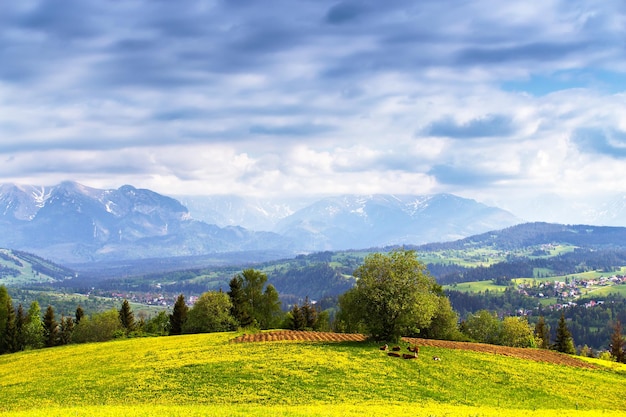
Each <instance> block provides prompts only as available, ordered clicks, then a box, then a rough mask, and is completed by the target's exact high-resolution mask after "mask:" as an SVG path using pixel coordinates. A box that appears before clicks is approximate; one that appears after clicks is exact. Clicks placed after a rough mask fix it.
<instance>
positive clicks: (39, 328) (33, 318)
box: [22, 301, 44, 349]
mask: <svg viewBox="0 0 626 417" xmlns="http://www.w3.org/2000/svg"><path fill="white" fill-rule="evenodd" d="M22 334H23V335H24V347H30V348H32V349H39V348H40V347H42V346H43V344H44V329H43V323H42V322H41V309H40V308H39V303H38V302H37V301H33V302H32V303H31V304H30V308H29V309H28V315H27V319H26V322H25V323H24V330H23V332H22Z"/></svg>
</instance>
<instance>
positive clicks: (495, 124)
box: [424, 114, 515, 139]
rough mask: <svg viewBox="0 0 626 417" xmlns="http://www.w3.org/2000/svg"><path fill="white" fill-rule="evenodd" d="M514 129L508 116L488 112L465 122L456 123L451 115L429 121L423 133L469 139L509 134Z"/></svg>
mask: <svg viewBox="0 0 626 417" xmlns="http://www.w3.org/2000/svg"><path fill="white" fill-rule="evenodd" d="M514 131H515V126H514V124H513V121H512V120H511V118H510V117H508V116H505V115H500V114H490V115H487V116H484V117H481V118H477V119H472V120H470V121H468V122H465V123H457V122H456V121H455V120H454V119H453V118H452V117H446V118H444V119H440V120H437V121H435V122H433V123H431V124H430V126H428V127H427V128H426V129H425V131H424V134H426V135H428V136H445V137H449V138H455V139H471V138H483V137H499V136H509V135H511V134H512V133H513V132H514Z"/></svg>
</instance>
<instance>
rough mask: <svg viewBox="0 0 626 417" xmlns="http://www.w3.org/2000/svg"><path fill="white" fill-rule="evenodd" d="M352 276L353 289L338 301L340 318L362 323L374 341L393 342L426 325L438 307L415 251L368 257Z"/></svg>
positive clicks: (432, 282) (432, 285) (430, 281)
mask: <svg viewBox="0 0 626 417" xmlns="http://www.w3.org/2000/svg"><path fill="white" fill-rule="evenodd" d="M354 276H355V277H356V278H357V283H356V286H355V287H354V288H352V289H350V290H348V291H347V292H346V293H345V294H344V295H342V296H341V298H340V302H339V305H340V308H341V310H342V311H343V314H342V317H349V319H350V320H357V321H358V322H360V323H362V324H363V325H364V326H365V328H366V329H367V331H368V333H369V334H370V335H371V336H372V337H374V338H375V339H378V340H388V341H395V340H398V339H399V338H400V337H401V336H403V335H406V334H416V333H419V331H420V329H422V328H426V327H428V326H429V324H430V322H431V320H432V318H433V316H434V315H435V312H436V310H437V306H438V305H439V302H438V295H437V287H438V286H437V284H436V282H435V279H434V278H433V277H432V276H430V274H428V272H427V270H426V266H425V265H424V264H423V263H421V262H420V261H419V260H418V259H417V255H416V253H415V251H412V250H404V249H397V250H394V251H391V252H390V253H389V254H380V253H375V254H372V255H368V256H367V257H366V258H365V260H364V262H363V264H362V265H361V266H359V267H358V268H357V269H356V270H355V271H354ZM344 310H345V311H344ZM348 327H352V328H353V327H357V326H355V324H354V323H350V324H349V326H348Z"/></svg>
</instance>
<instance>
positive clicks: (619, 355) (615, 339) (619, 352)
mask: <svg viewBox="0 0 626 417" xmlns="http://www.w3.org/2000/svg"><path fill="white" fill-rule="evenodd" d="M624 346H625V342H624V337H623V336H622V323H621V322H620V321H619V320H617V321H616V322H615V325H614V326H613V334H612V335H611V345H610V348H611V357H612V358H613V359H615V361H616V362H624V360H625V359H626V352H624Z"/></svg>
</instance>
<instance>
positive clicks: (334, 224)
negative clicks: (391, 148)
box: [274, 194, 521, 250]
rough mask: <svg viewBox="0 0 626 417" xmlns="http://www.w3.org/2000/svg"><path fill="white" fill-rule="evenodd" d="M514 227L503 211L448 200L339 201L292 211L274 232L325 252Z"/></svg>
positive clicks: (359, 197)
mask: <svg viewBox="0 0 626 417" xmlns="http://www.w3.org/2000/svg"><path fill="white" fill-rule="evenodd" d="M520 222H521V220H520V219H518V218H516V217H514V216H513V215H512V214H510V213H508V212H506V211H504V210H501V209H498V208H495V207H488V206H486V205H484V204H481V203H478V202H476V201H474V200H469V199H465V198H461V197H457V196H454V195H451V194H435V195H428V196H416V195H388V194H378V195H368V196H363V195H344V196H339V197H330V198H326V199H323V200H320V201H318V202H316V203H314V204H312V205H310V206H308V207H306V208H304V209H302V210H299V211H297V212H296V213H294V214H293V215H291V216H288V217H286V218H284V219H283V220H281V221H280V222H279V223H278V224H277V225H276V227H275V229H274V231H275V232H277V233H279V234H281V235H284V236H287V237H290V238H292V239H294V240H296V241H301V242H307V244H308V246H309V247H311V248H314V249H315V250H330V249H348V248H367V247H374V246H387V245H398V244H420V243H427V242H436V241H447V240H454V239H459V238H462V237H466V236H470V235H472V234H475V233H482V232H485V231H488V230H495V229H500V228H503V227H508V226H511V225H513V224H518V223H520Z"/></svg>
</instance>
